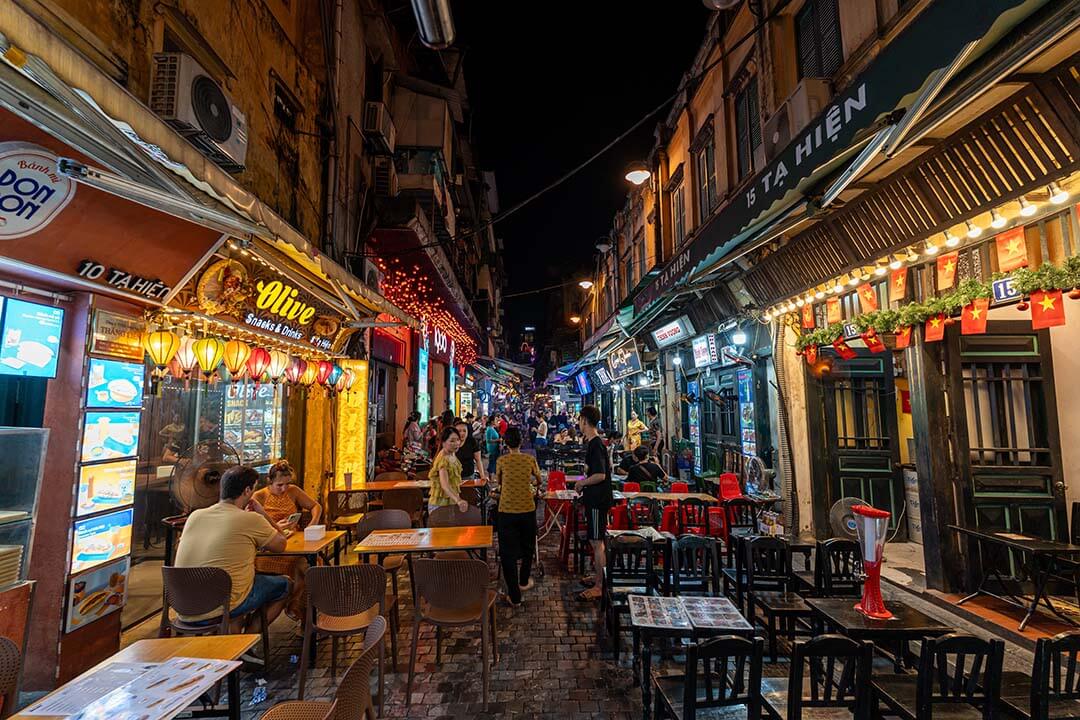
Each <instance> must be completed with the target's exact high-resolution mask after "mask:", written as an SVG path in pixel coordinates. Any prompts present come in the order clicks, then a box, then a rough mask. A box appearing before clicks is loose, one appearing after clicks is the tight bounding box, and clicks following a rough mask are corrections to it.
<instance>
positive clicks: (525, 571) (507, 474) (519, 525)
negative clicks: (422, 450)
mask: <svg viewBox="0 0 1080 720" xmlns="http://www.w3.org/2000/svg"><path fill="white" fill-rule="evenodd" d="M503 439H504V440H505V441H506V447H507V448H508V449H509V452H508V453H507V454H506V455H503V456H502V457H501V458H499V460H498V462H497V463H496V466H495V476H496V477H497V478H498V482H499V487H500V493H499V554H500V555H501V556H502V571H503V579H505V580H506V595H507V598H508V601H509V603H510V606H511V607H519V606H520V605H521V591H522V590H528V589H529V588H531V587H532V586H533V582H532V580H530V579H529V574H530V572H531V571H532V561H533V554H534V553H535V552H536V490H535V489H534V487H539V485H540V468H539V467H538V466H537V464H536V458H535V457H533V456H532V455H524V454H522V452H521V430H519V429H518V428H516V427H511V428H507V430H506V436H505V437H504V438H503ZM534 482H535V485H534ZM519 560H520V561H521V569H520V571H519V570H518V561H519Z"/></svg>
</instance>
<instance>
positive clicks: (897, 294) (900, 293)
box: [889, 267, 907, 300]
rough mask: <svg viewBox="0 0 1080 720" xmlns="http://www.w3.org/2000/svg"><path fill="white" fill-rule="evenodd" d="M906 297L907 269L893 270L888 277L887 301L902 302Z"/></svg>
mask: <svg viewBox="0 0 1080 720" xmlns="http://www.w3.org/2000/svg"><path fill="white" fill-rule="evenodd" d="M906 295H907V268H903V267H902V268H900V269H899V270H893V271H892V274H891V275H889V299H890V300H903V299H904V297H905V296H906Z"/></svg>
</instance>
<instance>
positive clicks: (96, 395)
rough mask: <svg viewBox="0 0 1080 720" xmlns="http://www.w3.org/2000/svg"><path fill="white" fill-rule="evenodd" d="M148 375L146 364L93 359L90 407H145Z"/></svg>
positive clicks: (88, 394)
mask: <svg viewBox="0 0 1080 720" xmlns="http://www.w3.org/2000/svg"><path fill="white" fill-rule="evenodd" d="M145 373H146V368H145V367H144V366H143V365H142V363H129V362H121V361H119V360H102V359H101V358H90V377H89V379H88V380H87V383H86V407H88V408H138V407H142V400H143V376H144V375H145Z"/></svg>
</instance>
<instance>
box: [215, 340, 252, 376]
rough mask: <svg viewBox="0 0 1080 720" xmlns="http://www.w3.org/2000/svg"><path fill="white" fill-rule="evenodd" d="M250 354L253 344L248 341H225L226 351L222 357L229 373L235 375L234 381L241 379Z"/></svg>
mask: <svg viewBox="0 0 1080 720" xmlns="http://www.w3.org/2000/svg"><path fill="white" fill-rule="evenodd" d="M250 356H251V346H250V345H248V344H247V343H246V342H242V341H240V340H230V341H229V342H227V343H225V352H224V353H222V356H221V359H222V361H224V363H225V368H226V369H227V370H228V371H229V375H231V376H232V377H233V381H234V382H235V381H236V380H239V379H240V376H241V374H242V373H243V370H244V365H245V364H246V363H247V361H248V358H249V357H250Z"/></svg>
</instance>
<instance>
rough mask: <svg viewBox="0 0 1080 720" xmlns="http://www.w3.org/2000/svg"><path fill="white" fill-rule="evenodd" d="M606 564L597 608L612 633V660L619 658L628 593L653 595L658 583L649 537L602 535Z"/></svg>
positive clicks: (628, 610) (632, 533) (627, 605)
mask: <svg viewBox="0 0 1080 720" xmlns="http://www.w3.org/2000/svg"><path fill="white" fill-rule="evenodd" d="M604 548H605V550H606V555H607V567H605V568H604V588H603V591H604V592H603V596H602V598H601V602H600V611H601V612H602V613H604V618H605V620H606V625H607V629H608V632H609V633H610V634H611V642H612V649H613V650H614V653H615V662H616V663H618V662H619V650H620V645H621V643H620V640H621V638H620V634H621V616H623V615H629V614H630V601H629V599H628V598H627V596H628V595H631V594H633V595H652V594H654V593H655V592H656V588H657V586H658V585H659V582H658V581H657V578H656V574H655V572H654V571H653V544H652V540H650V539H649V538H647V537H645V536H644V535H641V534H639V533H635V532H627V533H622V534H619V535H612V536H608V537H607V538H605V539H604Z"/></svg>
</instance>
